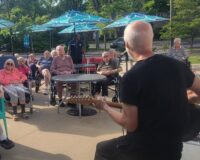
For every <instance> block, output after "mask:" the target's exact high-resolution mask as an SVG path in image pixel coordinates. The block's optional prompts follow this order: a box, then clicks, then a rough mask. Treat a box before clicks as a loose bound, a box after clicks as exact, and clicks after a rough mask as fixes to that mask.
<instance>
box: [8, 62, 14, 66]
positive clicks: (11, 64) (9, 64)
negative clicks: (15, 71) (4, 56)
mask: <svg viewBox="0 0 200 160" xmlns="http://www.w3.org/2000/svg"><path fill="white" fill-rule="evenodd" d="M6 65H8V66H13V65H14V64H13V63H10V62H8V63H6Z"/></svg>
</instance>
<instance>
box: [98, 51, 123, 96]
mask: <svg viewBox="0 0 200 160" xmlns="http://www.w3.org/2000/svg"><path fill="white" fill-rule="evenodd" d="M110 54H111V53H110V52H103V53H102V58H103V62H102V63H100V64H99V65H98V68H97V73H98V74H101V75H104V76H106V80H104V81H101V82H97V83H96V86H95V94H96V95H98V94H100V92H101V89H102V96H108V85H109V84H110V83H111V82H112V80H113V79H114V78H115V77H116V76H118V72H119V68H118V62H117V61H115V60H114V59H112V58H111V56H110Z"/></svg>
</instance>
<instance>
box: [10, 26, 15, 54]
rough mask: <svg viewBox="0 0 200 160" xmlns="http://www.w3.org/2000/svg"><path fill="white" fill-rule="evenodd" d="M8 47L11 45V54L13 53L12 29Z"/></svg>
mask: <svg viewBox="0 0 200 160" xmlns="http://www.w3.org/2000/svg"><path fill="white" fill-rule="evenodd" d="M10 45H11V53H12V54H13V55H14V53H13V37H12V28H10Z"/></svg>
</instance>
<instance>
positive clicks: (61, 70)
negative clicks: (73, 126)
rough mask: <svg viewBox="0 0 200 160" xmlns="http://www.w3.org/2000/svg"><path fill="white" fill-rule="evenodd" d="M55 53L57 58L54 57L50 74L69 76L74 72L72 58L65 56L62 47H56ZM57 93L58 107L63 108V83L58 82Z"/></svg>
mask: <svg viewBox="0 0 200 160" xmlns="http://www.w3.org/2000/svg"><path fill="white" fill-rule="evenodd" d="M56 51H57V53H58V56H57V57H54V59H53V62H52V65H51V69H50V71H51V73H52V74H53V75H64V74H71V73H72V72H74V64H73V61H72V58H71V57H70V56H69V55H65V49H64V46H62V45H59V46H57V47H56ZM56 89H57V93H58V98H59V107H64V106H65V105H64V103H63V100H62V90H63V83H62V82H58V83H57V86H56Z"/></svg>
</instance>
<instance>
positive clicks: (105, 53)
mask: <svg viewBox="0 0 200 160" xmlns="http://www.w3.org/2000/svg"><path fill="white" fill-rule="evenodd" d="M109 54H110V52H108V51H105V52H103V53H102V57H104V56H105V55H109Z"/></svg>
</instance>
